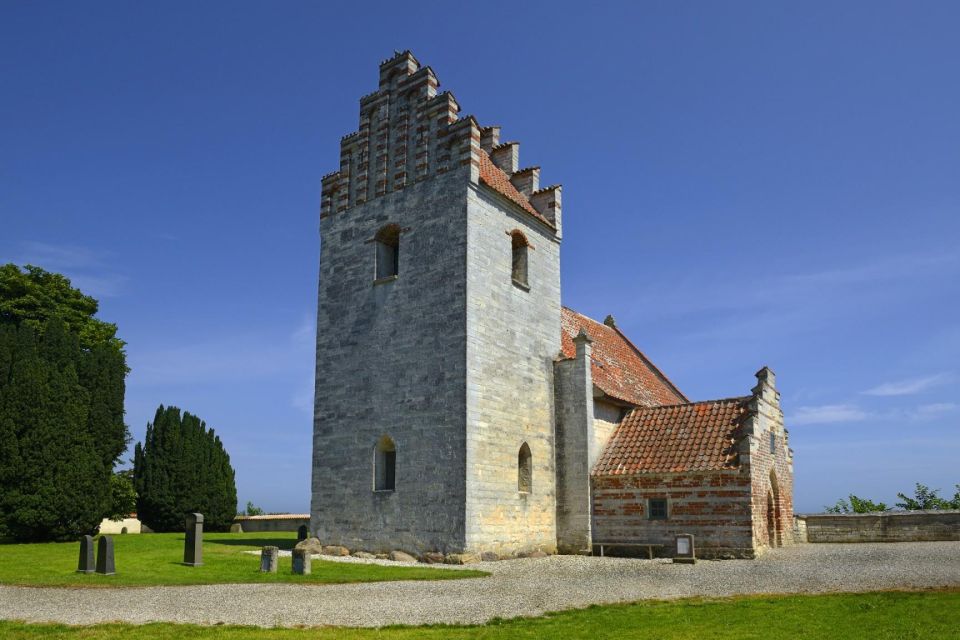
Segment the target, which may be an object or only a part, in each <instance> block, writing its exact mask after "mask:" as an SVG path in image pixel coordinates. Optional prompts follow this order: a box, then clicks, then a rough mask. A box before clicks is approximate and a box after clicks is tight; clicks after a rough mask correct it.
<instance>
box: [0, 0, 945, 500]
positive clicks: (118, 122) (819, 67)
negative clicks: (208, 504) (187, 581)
mask: <svg viewBox="0 0 960 640" xmlns="http://www.w3.org/2000/svg"><path fill="white" fill-rule="evenodd" d="M415 7H417V3H401V4H398V3H395V2H393V3H384V4H383V5H382V6H375V3H342V4H339V5H330V6H328V5H327V4H326V3H319V2H277V3H273V2H258V3H245V2H222V3H214V2H204V3H193V2H190V3H188V2H163V3H159V2H158V3H153V4H147V3H131V2H96V3H78V2H25V1H24V2H13V1H10V0H3V1H2V2H0V95H2V98H0V261H2V262H6V261H15V262H17V263H20V264H23V263H26V262H32V263H35V264H38V265H40V266H43V267H46V268H48V269H50V270H55V271H61V272H64V273H66V274H68V275H70V276H71V277H72V278H73V280H74V282H75V283H76V284H77V285H79V286H80V287H81V288H83V289H84V290H85V291H87V292H88V293H91V294H93V295H95V296H97V297H98V298H100V300H101V301H102V305H101V316H102V317H103V318H104V319H106V320H109V321H112V322H116V323H117V324H118V325H119V327H120V335H121V336H122V337H123V338H124V339H125V340H126V341H127V342H128V348H127V349H128V354H129V362H130V366H131V367H132V372H131V374H130V377H129V379H128V387H127V421H128V423H129V425H130V428H131V431H132V433H133V435H134V438H137V439H139V438H142V435H143V431H144V427H145V425H146V423H147V421H148V420H149V419H151V418H152V416H153V412H154V410H155V409H156V406H157V405H158V404H159V403H166V404H176V405H179V406H181V407H184V408H186V409H188V410H190V411H192V412H194V413H197V414H198V415H200V416H201V417H203V418H204V419H205V420H206V421H207V423H208V424H209V425H211V426H213V427H214V428H215V429H216V430H217V431H218V433H220V435H221V436H222V438H223V440H224V442H225V443H226V445H227V447H228V450H229V452H230V454H231V457H232V459H233V462H234V465H235V467H236V469H237V473H238V487H239V494H240V500H241V504H243V503H245V502H246V501H247V500H253V501H254V502H255V503H257V504H258V505H261V506H262V507H264V508H266V509H268V510H273V511H281V510H294V511H305V510H307V508H308V505H309V477H310V441H311V415H310V406H311V402H312V387H311V385H312V370H313V361H312V360H313V348H312V341H313V333H314V324H313V323H314V315H315V312H316V309H315V304H316V284H317V283H316V276H317V261H318V251H319V242H318V235H317V227H318V210H319V200H320V176H321V175H322V174H324V173H327V172H329V171H333V170H335V169H336V168H337V164H338V157H339V140H340V137H341V136H342V135H344V134H347V133H349V132H351V131H353V130H354V129H355V128H356V126H357V120H358V99H359V98H360V96H361V95H364V94H366V93H369V92H370V91H373V90H374V89H375V88H376V82H377V64H378V62H379V61H380V60H381V59H383V58H386V57H389V56H390V55H391V54H392V52H393V51H394V50H395V49H407V48H409V49H411V50H412V51H413V52H414V54H415V55H416V56H417V57H418V58H419V59H420V61H421V62H422V63H424V64H429V65H431V66H432V67H433V68H434V70H435V71H436V72H437V74H438V76H439V78H440V81H441V83H442V88H443V89H449V90H451V91H453V92H454V94H455V95H456V96H457V99H458V100H459V102H460V104H461V105H462V107H463V113H464V114H474V115H475V116H476V117H477V118H478V119H479V121H480V122H481V123H482V124H500V125H502V126H503V135H504V137H505V138H506V139H514V140H519V141H520V142H521V163H522V164H524V165H530V164H537V165H540V166H541V167H542V174H541V175H542V179H543V180H544V181H545V182H546V183H554V182H559V183H562V184H563V185H564V194H563V195H564V243H563V249H562V256H563V287H564V288H563V300H564V303H565V304H566V305H568V306H570V307H573V308H575V309H577V310H579V311H581V312H584V313H587V314H589V315H592V316H593V317H596V318H603V317H604V316H605V315H606V314H608V313H612V314H613V315H614V316H616V318H617V320H618V322H619V324H620V325H621V327H622V328H624V330H625V331H626V332H627V333H628V334H629V335H630V336H631V337H633V338H634V340H635V342H636V343H637V344H638V345H640V347H641V348H642V349H644V350H645V351H646V352H647V354H648V355H649V356H650V357H651V358H652V359H654V361H655V362H657V364H659V365H660V366H661V367H662V368H663V369H664V371H666V372H667V374H668V375H669V376H670V377H671V378H672V379H673V380H674V381H675V382H676V383H677V385H678V386H680V387H681V388H682V389H683V390H684V391H685V392H686V393H687V395H688V396H690V397H691V398H695V399H707V398H712V397H726V396H731V395H741V394H745V393H747V392H748V390H749V389H750V387H751V386H752V385H753V382H754V378H753V373H754V372H755V371H756V370H757V369H759V368H760V366H761V365H764V364H766V365H769V366H771V367H772V368H773V369H774V370H775V371H776V373H777V374H778V383H779V386H780V388H781V390H782V393H783V406H784V409H785V413H786V419H787V426H788V428H789V429H790V437H791V444H792V446H793V448H794V450H795V452H796V453H795V459H796V465H795V472H796V492H795V493H796V499H795V501H796V506H797V509H798V510H800V511H809V510H818V509H820V508H821V507H822V506H823V505H824V504H827V503H832V502H833V501H835V500H836V499H837V498H839V497H841V496H844V495H846V494H847V493H849V492H854V493H857V494H859V495H864V496H868V497H872V498H874V499H882V500H886V501H888V502H892V501H893V500H894V495H895V493H896V492H897V491H898V490H908V489H910V488H912V485H913V483H914V482H917V481H919V482H924V483H926V484H929V485H932V486H933V487H939V488H942V489H943V492H944V493H945V494H952V487H953V484H954V483H957V482H960V464H958V460H960V397H958V396H960V394H958V391H960V322H958V320H960V317H958V316H960V314H958V312H960V302H958V300H960V284H958V283H960V251H958V240H960V117H958V114H960V37H958V36H957V25H958V24H960V4H958V3H956V2H942V3H941V2H923V3H909V2H895V3H889V2H873V1H871V2H843V3H833V2H820V3H816V2H805V3H785V2H773V3H771V2H759V1H758V2H753V3H744V2H723V3H718V2H684V3H676V2H662V3H661V2H657V3H653V2H644V3H629V4H624V5H614V4H605V3H600V4H595V3H582V2H577V3H569V6H566V7H564V6H561V5H560V4H559V3H543V4H538V3H533V2H510V3H498V2H484V3H481V4H470V3H460V4H450V3H424V4H423V5H421V6H420V7H419V8H415Z"/></svg>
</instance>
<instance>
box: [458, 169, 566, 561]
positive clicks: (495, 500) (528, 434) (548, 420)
mask: <svg viewBox="0 0 960 640" xmlns="http://www.w3.org/2000/svg"><path fill="white" fill-rule="evenodd" d="M467 217H468V231H467V244H468V250H467V341H466V356H467V358H466V359H467V442H466V445H467V460H466V463H467V464H466V546H467V548H468V549H469V550H471V551H493V552H496V553H498V554H501V555H510V554H513V553H518V552H522V551H528V550H534V549H542V550H546V551H553V550H554V549H555V548H556V487H555V480H556V470H555V450H554V432H553V431H554V427H553V425H554V415H553V410H554V395H553V361H554V358H555V357H556V356H557V355H558V354H559V352H560V245H559V241H558V240H557V239H556V237H555V235H554V233H553V231H552V230H550V229H549V228H548V227H546V226H545V225H543V224H542V223H540V222H539V221H537V220H536V219H535V218H533V217H532V216H530V215H529V214H527V213H524V212H522V211H519V210H517V209H516V208H515V206H514V205H512V204H511V203H509V202H508V201H506V200H504V199H502V198H501V197H500V196H499V195H496V194H493V193H491V192H490V191H488V190H486V188H484V187H482V186H476V185H474V186H472V187H471V189H470V191H469V196H468V214H467ZM514 229H519V230H521V231H522V232H523V233H524V234H525V235H526V237H527V239H528V240H529V242H530V244H531V249H530V250H528V283H529V290H524V289H523V288H520V287H518V286H516V285H515V284H514V283H513V282H512V279H511V240H510V235H509V233H510V232H511V231H512V230H514ZM524 442H526V443H527V445H528V446H529V447H530V450H531V453H532V459H533V490H532V492H530V493H529V494H525V493H520V492H519V491H518V487H517V471H518V469H517V461H518V460H517V457H518V452H519V450H520V447H521V445H522V444H523V443H524Z"/></svg>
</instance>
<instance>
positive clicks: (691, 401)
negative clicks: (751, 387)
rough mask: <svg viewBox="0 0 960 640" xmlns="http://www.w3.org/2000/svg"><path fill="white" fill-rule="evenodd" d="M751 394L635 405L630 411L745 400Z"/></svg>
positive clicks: (749, 397)
mask: <svg viewBox="0 0 960 640" xmlns="http://www.w3.org/2000/svg"><path fill="white" fill-rule="evenodd" d="M752 397H753V396H730V397H729V398H717V399H716V400H690V401H687V402H677V403H675V404H657V405H654V406H652V407H645V406H637V407H635V408H634V409H631V410H630V412H631V413H633V412H634V411H656V410H658V409H673V408H675V407H694V406H696V405H698V404H725V403H733V402H746V401H747V400H749V399H751V398H752Z"/></svg>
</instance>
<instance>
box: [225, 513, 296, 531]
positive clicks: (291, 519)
mask: <svg viewBox="0 0 960 640" xmlns="http://www.w3.org/2000/svg"><path fill="white" fill-rule="evenodd" d="M233 523H234V524H239V525H240V528H241V529H243V532H244V533H255V532H258V531H296V530H297V529H299V528H300V526H301V525H304V524H305V525H307V526H308V527H309V526H310V514H307V513H285V514H282V515H264V516H237V517H236V518H234V519H233Z"/></svg>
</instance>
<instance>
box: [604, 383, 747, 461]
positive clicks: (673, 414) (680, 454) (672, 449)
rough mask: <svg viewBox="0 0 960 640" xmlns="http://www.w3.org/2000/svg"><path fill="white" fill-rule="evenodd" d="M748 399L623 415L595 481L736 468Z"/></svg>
mask: <svg viewBox="0 0 960 640" xmlns="http://www.w3.org/2000/svg"><path fill="white" fill-rule="evenodd" d="M751 399H752V396H746V397H742V398H728V399H725V400H708V401H705V402H693V403H687V404H678V405H671V406H661V407H637V408H635V409H633V410H632V411H630V413H628V414H627V415H626V416H625V417H624V419H623V421H622V422H621V423H620V426H619V427H617V430H616V431H615V432H614V433H613V436H612V437H611V438H610V442H609V443H608V444H607V446H606V448H605V449H604V450H603V454H602V455H601V456H600V459H599V460H598V461H597V464H596V465H594V468H593V471H592V474H593V475H595V476H618V475H635V474H642V473H684V472H689V471H716V470H722V469H736V468H738V467H739V464H740V461H739V455H738V454H737V447H736V444H737V441H738V440H739V439H740V437H741V434H740V425H741V423H742V422H743V420H744V419H745V418H746V417H748V416H749V415H750V414H749V409H748V403H749V402H750V400H751Z"/></svg>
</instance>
